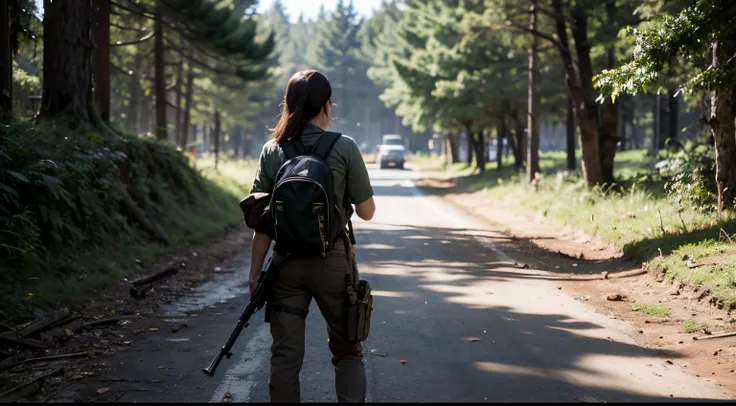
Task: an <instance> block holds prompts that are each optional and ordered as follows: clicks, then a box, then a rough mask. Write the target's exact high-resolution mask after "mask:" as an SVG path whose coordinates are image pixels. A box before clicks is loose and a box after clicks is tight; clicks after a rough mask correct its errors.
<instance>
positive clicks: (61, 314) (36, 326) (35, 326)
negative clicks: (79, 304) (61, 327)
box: [18, 308, 74, 337]
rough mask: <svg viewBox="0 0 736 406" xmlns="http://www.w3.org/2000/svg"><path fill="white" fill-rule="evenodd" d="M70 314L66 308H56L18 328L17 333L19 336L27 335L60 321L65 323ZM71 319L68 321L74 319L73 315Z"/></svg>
mask: <svg viewBox="0 0 736 406" xmlns="http://www.w3.org/2000/svg"><path fill="white" fill-rule="evenodd" d="M70 314H71V312H70V311H69V309H67V308H63V309H60V310H57V311H55V312H53V313H52V314H50V315H48V316H46V317H44V318H43V319H41V320H38V321H34V322H33V323H31V324H29V325H28V326H26V327H24V328H22V329H20V330H18V335H20V336H21V337H29V336H32V335H34V334H36V333H39V332H41V331H44V330H47V329H49V328H51V327H54V326H56V325H57V324H59V323H62V322H63V323H67V322H68V321H67V320H69V319H70V317H69V315H70ZM71 319H72V320H69V321H73V320H74V318H73V317H72V318H71Z"/></svg>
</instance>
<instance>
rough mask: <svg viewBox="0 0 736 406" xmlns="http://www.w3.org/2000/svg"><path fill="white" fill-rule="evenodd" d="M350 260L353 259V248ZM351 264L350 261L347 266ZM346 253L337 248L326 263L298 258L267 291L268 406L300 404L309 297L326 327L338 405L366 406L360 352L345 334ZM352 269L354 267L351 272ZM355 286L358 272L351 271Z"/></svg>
mask: <svg viewBox="0 0 736 406" xmlns="http://www.w3.org/2000/svg"><path fill="white" fill-rule="evenodd" d="M349 254H350V255H351V256H354V255H355V253H354V251H353V248H352V246H351V247H350V253H349ZM351 262H352V261H351ZM348 267H349V265H348V260H347V257H346V255H345V248H344V246H342V244H338V246H336V247H335V248H334V249H333V250H332V251H331V252H330V253H329V254H328V255H327V257H326V258H324V259H323V258H298V259H294V260H292V261H289V262H287V263H286V264H285V266H284V268H283V269H282V270H281V272H280V274H279V275H278V278H277V280H276V283H275V284H274V286H273V288H272V291H271V301H270V303H271V308H272V312H271V336H272V337H273V344H272V345H271V373H270V377H269V386H268V389H269V397H270V399H271V402H300V401H301V396H300V386H299V372H300V371H301V369H302V362H303V360H304V337H305V327H306V316H307V312H308V310H309V304H310V302H311V301H312V297H314V299H315V300H316V301H317V305H318V306H319V310H320V312H321V313H322V316H323V317H324V318H325V321H326V322H327V334H328V342H329V346H330V351H332V364H333V365H334V366H335V391H336V392H337V400H338V402H340V403H363V402H365V392H366V382H365V369H364V366H363V353H362V347H361V345H360V343H359V342H349V341H348V340H347V333H346V331H345V300H346V299H345V298H346V292H345V276H346V275H347V272H346V270H347V269H348ZM350 268H352V267H350ZM351 271H352V272H353V278H354V279H353V280H356V281H357V280H358V270H357V269H351Z"/></svg>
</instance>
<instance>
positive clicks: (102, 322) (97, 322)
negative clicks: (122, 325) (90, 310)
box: [74, 316, 132, 333]
mask: <svg viewBox="0 0 736 406" xmlns="http://www.w3.org/2000/svg"><path fill="white" fill-rule="evenodd" d="M130 318H132V317H130V316H115V317H107V318H104V319H99V320H92V321H88V322H86V323H83V324H80V325H79V326H77V327H76V328H75V329H74V332H75V333H76V332H77V331H80V330H82V329H85V328H89V327H95V326H102V325H105V324H111V323H117V322H119V321H120V320H126V319H130Z"/></svg>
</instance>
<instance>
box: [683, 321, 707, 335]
mask: <svg viewBox="0 0 736 406" xmlns="http://www.w3.org/2000/svg"><path fill="white" fill-rule="evenodd" d="M706 327H707V326H706V325H705V324H702V323H700V322H698V321H697V320H692V319H691V320H685V321H683V322H682V331H683V332H685V333H688V334H690V333H694V332H696V331H700V330H702V329H704V328H706Z"/></svg>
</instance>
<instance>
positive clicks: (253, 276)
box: [248, 231, 271, 296]
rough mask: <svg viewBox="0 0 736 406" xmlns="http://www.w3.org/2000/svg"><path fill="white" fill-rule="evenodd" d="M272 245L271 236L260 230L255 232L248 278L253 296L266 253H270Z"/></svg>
mask: <svg viewBox="0 0 736 406" xmlns="http://www.w3.org/2000/svg"><path fill="white" fill-rule="evenodd" d="M270 247H271V238H270V237H269V236H268V235H267V234H264V233H259V232H258V231H256V232H255V233H254V234H253V244H252V245H251V251H250V275H249V278H248V285H249V287H250V295H251V296H253V293H254V292H255V290H256V284H257V283H258V276H260V274H261V268H262V267H263V261H264V260H265V259H266V254H268V249H269V248H270Z"/></svg>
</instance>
